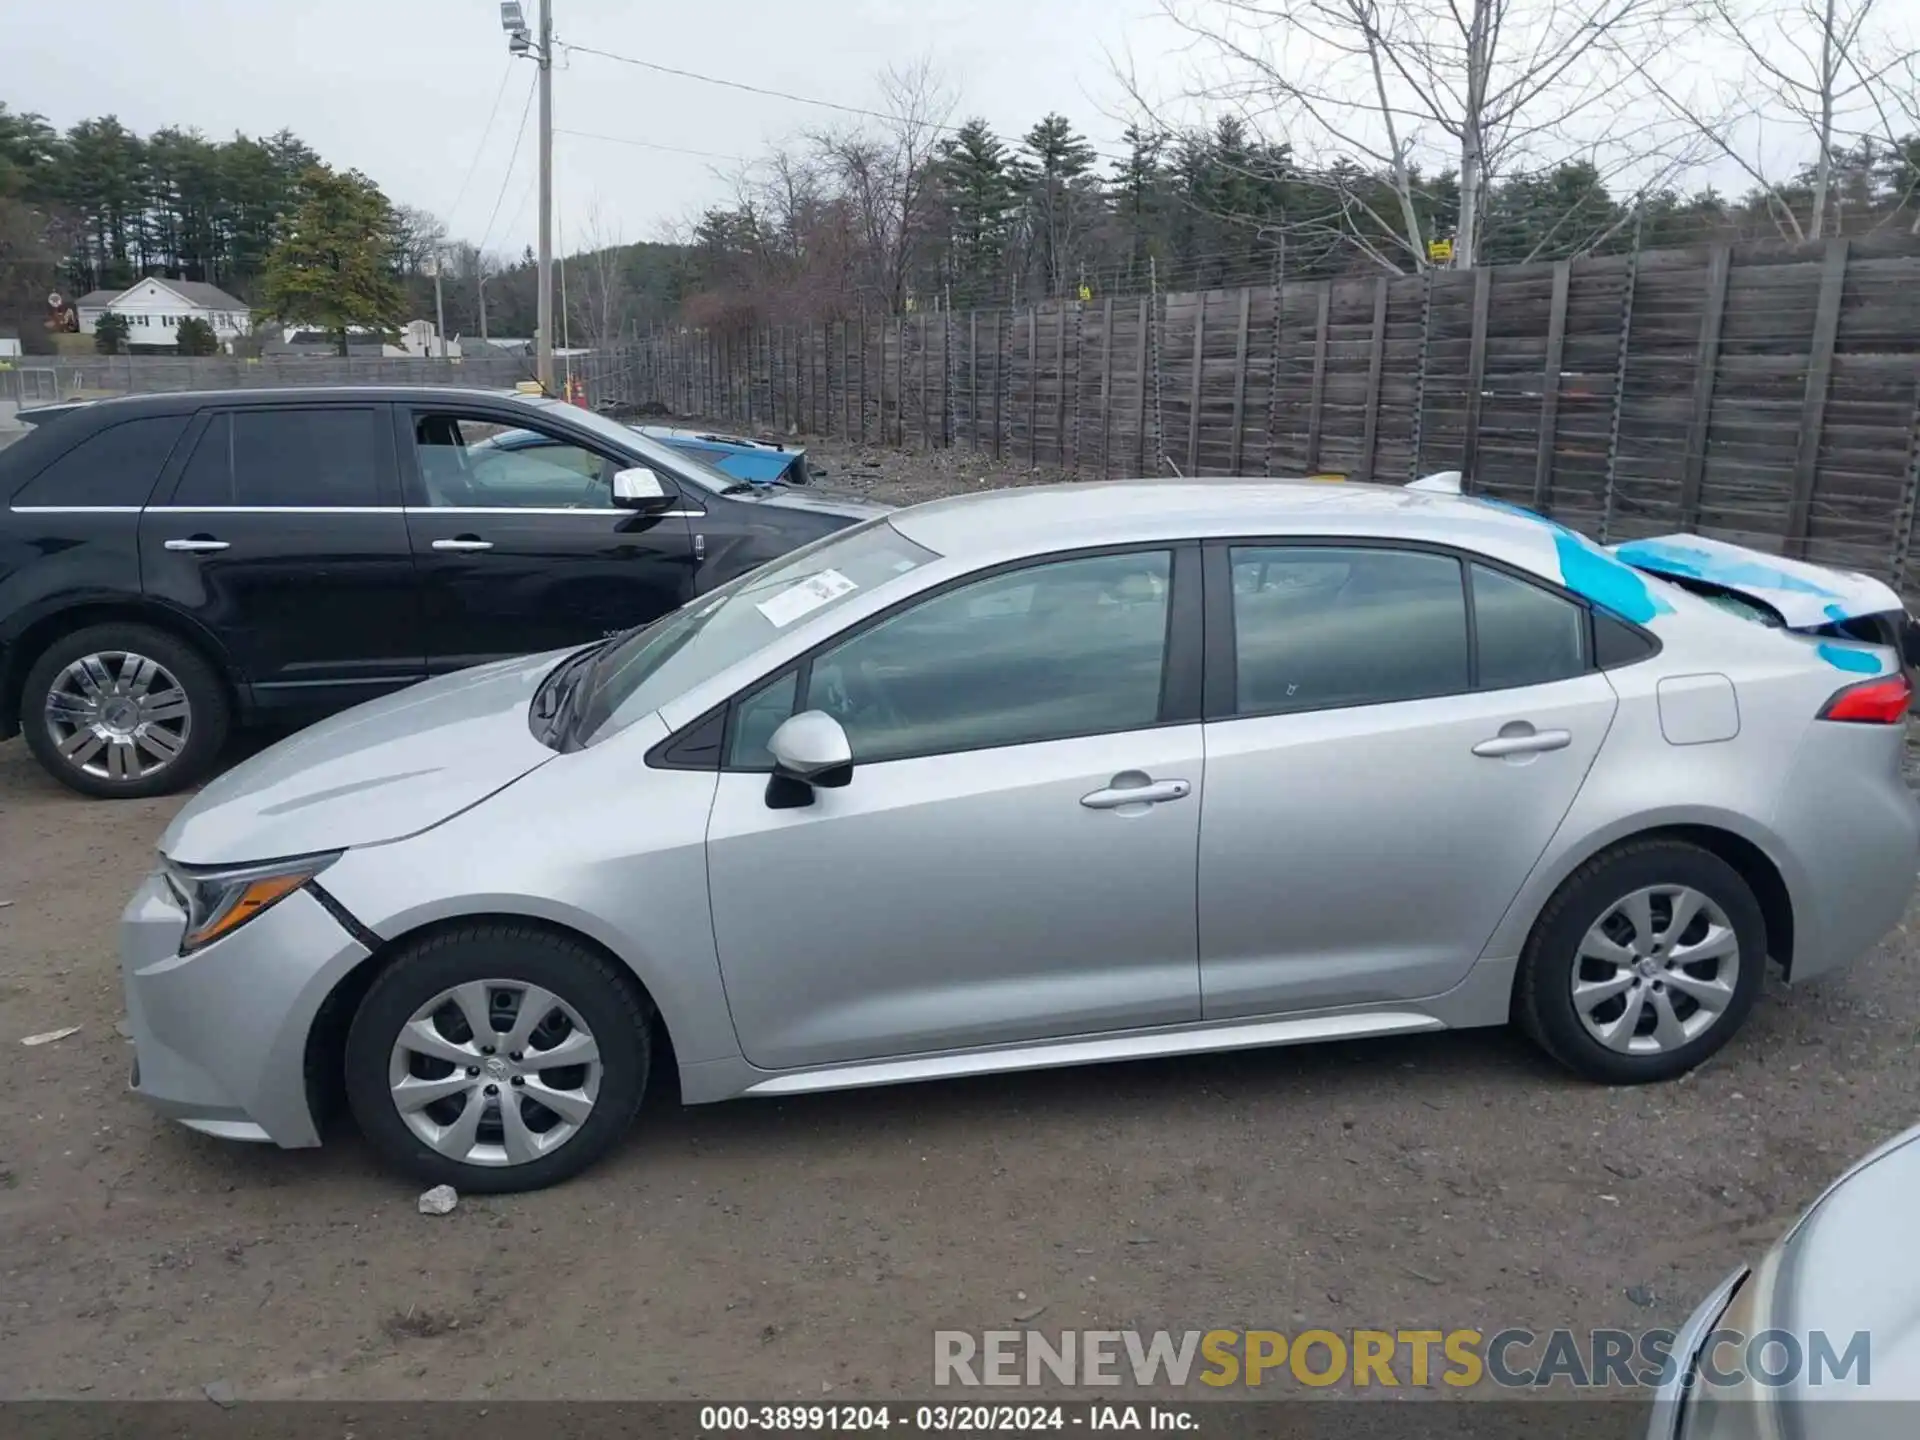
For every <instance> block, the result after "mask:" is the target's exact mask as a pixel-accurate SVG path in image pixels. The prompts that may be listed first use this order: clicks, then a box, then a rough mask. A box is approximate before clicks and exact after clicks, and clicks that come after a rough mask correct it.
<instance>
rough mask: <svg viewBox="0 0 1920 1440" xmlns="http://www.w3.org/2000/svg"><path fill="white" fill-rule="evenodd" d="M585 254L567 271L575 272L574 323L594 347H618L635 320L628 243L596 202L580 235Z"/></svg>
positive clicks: (576, 257) (572, 261)
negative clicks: (629, 325) (629, 276)
mask: <svg viewBox="0 0 1920 1440" xmlns="http://www.w3.org/2000/svg"><path fill="white" fill-rule="evenodd" d="M580 243H581V247H582V253H580V254H577V255H575V256H574V257H573V258H572V260H571V261H570V262H569V265H568V268H569V269H571V270H572V271H573V276H572V279H573V286H574V293H573V297H572V299H573V323H574V324H575V325H577V326H578V327H579V328H580V330H581V332H582V334H583V335H584V336H585V338H586V340H587V342H588V343H589V344H590V345H594V346H608V345H616V344H618V343H619V342H620V340H621V338H622V337H623V336H625V334H626V332H627V327H628V323H629V322H630V321H631V320H632V318H633V288H632V286H631V285H630V284H629V282H628V279H627V270H626V258H627V246H626V240H625V238H624V237H623V236H622V235H621V233H620V230H619V227H618V226H617V225H611V224H609V223H608V221H607V220H606V217H605V216H604V215H603V214H602V212H601V209H600V202H599V201H598V200H597V199H596V200H595V201H594V202H593V203H592V204H591V205H589V206H588V207H587V221H586V225H585V227H584V228H583V230H582V231H581V234H580Z"/></svg>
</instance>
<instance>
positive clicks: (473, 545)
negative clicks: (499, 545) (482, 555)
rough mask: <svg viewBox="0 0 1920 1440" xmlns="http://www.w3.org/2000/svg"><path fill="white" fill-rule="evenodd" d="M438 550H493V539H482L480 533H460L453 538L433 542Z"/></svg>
mask: <svg viewBox="0 0 1920 1440" xmlns="http://www.w3.org/2000/svg"><path fill="white" fill-rule="evenodd" d="M433 548H434V549H436V550H491V549H492V548H493V541H491V540H482V539H481V538H480V537H479V536H478V535H459V536H456V537H454V538H453V539H451V540H436V541H434V542H433Z"/></svg>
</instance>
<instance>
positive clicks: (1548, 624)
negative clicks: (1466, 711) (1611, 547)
mask: <svg viewBox="0 0 1920 1440" xmlns="http://www.w3.org/2000/svg"><path fill="white" fill-rule="evenodd" d="M1468 568H1469V570H1470V571H1471V572H1472V574H1473V631H1474V636H1475V638H1476V639H1477V640H1478V641H1479V642H1480V688H1481V689H1482V690H1503V689H1506V688H1508V687H1509V686H1514V685H1543V684H1545V683H1546V682H1547V681H1549V680H1565V679H1566V678H1567V677H1568V676H1571V675H1578V674H1580V673H1581V672H1582V671H1583V670H1585V669H1586V655H1585V644H1584V641H1585V636H1586V630H1587V617H1586V612H1585V611H1584V610H1582V609H1581V608H1580V607H1579V606H1578V605H1575V604H1573V603H1572V602H1571V601H1569V600H1563V599H1561V597H1560V596H1558V595H1553V594H1549V593H1548V592H1547V591H1545V590H1542V589H1541V588H1540V587H1539V586H1538V585H1530V584H1528V583H1527V582H1526V581H1525V580H1519V579H1516V578H1514V577H1513V576H1511V575H1507V574H1504V573H1502V572H1501V571H1498V570H1490V569H1488V568H1487V567H1486V566H1484V565H1473V566H1469V567H1468Z"/></svg>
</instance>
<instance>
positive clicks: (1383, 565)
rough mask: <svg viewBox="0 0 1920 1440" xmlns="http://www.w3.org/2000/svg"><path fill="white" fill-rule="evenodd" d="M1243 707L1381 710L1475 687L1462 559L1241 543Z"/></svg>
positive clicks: (1236, 595) (1238, 617)
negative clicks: (1392, 702)
mask: <svg viewBox="0 0 1920 1440" xmlns="http://www.w3.org/2000/svg"><path fill="white" fill-rule="evenodd" d="M1231 554H1232V573H1233V619H1234V670H1235V695H1236V708H1237V709H1238V710H1239V712H1240V713H1241V714H1243V715H1255V714H1273V713H1276V712H1282V711H1288V710H1322V709H1325V708H1327V707H1328V706H1333V705H1378V704H1381V703H1383V702H1386V701H1390V700H1415V699H1419V698H1420V697H1422V696H1427V695H1450V694H1456V693H1458V692H1460V691H1464V690H1465V689H1467V606H1466V596H1465V592H1464V591H1463V590H1462V588H1461V584H1460V564H1459V562H1458V561H1456V560H1453V559H1451V558H1449V557H1447V556H1444V555H1428V554H1423V553H1421V552H1419V551H1414V550H1365V549H1345V548H1341V549H1335V548H1332V547H1326V548H1321V547H1317V546H1303V545H1288V546H1270V547H1258V546H1236V547H1235V548H1234V549H1233V551H1232V552H1231Z"/></svg>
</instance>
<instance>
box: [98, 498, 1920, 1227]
mask: <svg viewBox="0 0 1920 1440" xmlns="http://www.w3.org/2000/svg"><path fill="white" fill-rule="evenodd" d="M1450 490H1457V484H1455V483H1450V482H1449V481H1448V480H1446V479H1445V478H1443V477H1434V478H1433V479H1432V480H1430V481H1422V482H1418V483H1417V484H1416V485H1414V486H1410V487H1407V488H1404V489H1392V488H1385V487H1368V486H1351V485H1340V484H1316V483H1312V482H1277V481H1272V482H1270V481H1218V480H1215V481H1205V482H1185V481H1179V482H1168V483H1159V482H1129V483H1119V484H1110V485H1097V486H1095V485H1080V486H1061V487H1052V488H1044V489H1030V490H1012V491H1002V492H997V493H992V494H987V495H980V496H973V497H968V498H964V499H957V500H946V501H940V502H936V503H933V504H929V505H923V506H919V507H916V508H913V509H909V510H902V511H896V512H893V513H892V514H890V515H885V516H882V517H880V518H877V519H875V520H872V521H870V522H867V523H865V524H863V525H860V526H858V527H856V528H854V529H851V530H847V531H843V532H841V533H839V534H837V535H835V536H833V537H830V538H829V539H826V540H824V541H822V542H820V543H818V544H816V545H814V546H811V547H810V548H808V549H805V550H802V551H797V552H795V553H793V554H791V555H788V556H786V557H785V558H783V559H781V560H779V561H777V562H775V563H773V564H772V565H770V566H768V567H766V568H764V569H761V570H759V571H756V572H754V573H752V574H750V575H747V576H745V577H743V578H742V579H740V580H737V581H735V582H733V583H731V584H729V585H727V586H725V587H723V588H722V589H719V590H716V591H714V592H712V593H711V594H709V595H706V596H704V597H702V598H701V599H699V600H697V601H695V602H694V603H692V604H690V605H689V606H687V607H686V608H685V609H683V610H680V611H678V612H676V613H675V614H672V615H669V616H667V617H665V618H664V619H662V620H660V621H658V622H657V623H655V624H653V625H650V626H647V627H645V628H643V629H639V630H636V631H633V632H631V633H629V634H627V635H624V636H621V637H618V638H616V639H614V640H612V641H609V642H605V643H603V644H601V645H598V646H594V647H589V648H587V649H583V650H577V651H571V652H566V653H560V654H548V655H540V656H534V657H531V658H528V659H522V660H514V661H510V662H506V663H500V664H493V665H488V666H484V667H481V668H478V669H474V670H469V671H466V672H463V673H461V674H458V675H455V676H450V677H446V678H443V679H440V680H435V681H431V682H428V683H426V684H423V685H420V686H417V687H415V688H413V689H411V690H408V691H405V692H403V693H401V694H398V695H394V696H390V697H388V698H385V699H382V700H378V701H375V702H373V703H372V704H369V705H364V706H362V707H360V708H359V709H356V710H352V711H349V712H347V713H345V714H343V715H340V716H337V717H336V718H334V719H332V720H329V721H327V722H325V723H323V724H321V725H318V726H316V727H314V728H313V729H310V730H307V731H305V732H303V733H301V734H299V735H296V736H294V737H292V738H291V739H289V740H287V741H285V742H283V743H281V744H280V745H278V746H276V747H274V748H272V749H270V750H267V751H265V752H263V753H262V754H260V755H258V756H256V757H254V758H253V759H251V760H248V761H247V762H245V763H244V764H242V765H240V766H238V767H237V768H235V769H233V770H232V771H230V772H229V773H227V774H226V775H225V776H223V777H222V778H220V779H219V780H217V781H215V782H214V783H213V784H211V785H209V786H208V787H207V788H206V789H205V790H203V791H202V792H201V793H200V794H199V795H198V796H197V797H196V798H195V799H194V800H193V801H192V802H191V803H190V804H189V805H188V806H187V807H186V808H185V809H184V810H182V811H181V812H180V814H179V816H178V817H177V818H176V819H175V821H174V822H173V824H172V825H171V826H170V827H169V828H168V830H167V832H166V834H165V835H164V836H163V837H162V840H161V843H160V855H159V857H158V863H157V865H156V867H155V869H154V871H153V873H152V875H151V876H150V877H149V878H148V879H147V881H146V882H145V883H144V884H143V885H142V886H141V887H140V889H139V891H138V893H137V894H136V895H135V896H134V898H133V900H132V902H131V903H130V905H129V906H128V908H127V911H126V914H125V916H124V920H123V927H124V928H123V941H122V947H123V970H124V981H125V987H126V994H127V1008H128V1014H129V1017H130V1020H131V1023H132V1028H133V1032H134V1037H135V1043H136V1046H137V1054H138V1060H137V1062H136V1066H135V1071H134V1078H133V1085H134V1089H135V1090H136V1091H137V1092H138V1093H139V1094H140V1095H141V1096H142V1097H144V1098H145V1099H147V1100H149V1101H150V1102H152V1104H154V1105H155V1106H156V1107H158V1108H159V1109H160V1110H161V1111H162V1112H164V1113H166V1114H170V1115H172V1116H174V1117H176V1118H178V1119H180V1120H182V1121H184V1122H185V1123H187V1124H188V1125H191V1126H193V1127H194V1128H196V1129H199V1130H202V1131H205V1132H208V1133H211V1134H215V1135H222V1136H228V1137H232V1138H235V1139H252V1140H266V1141H272V1142H275V1143H277V1144H280V1145H286V1146H304V1145H315V1144H318V1143H319V1139H320V1132H321V1118H322V1111H323V1109H324V1101H325V1100H326V1098H327V1096H328V1095H329V1094H330V1093H335V1092H338V1093H341V1094H344V1097H345V1099H346V1101H347V1103H348V1105H349V1107H350V1109H351V1111H352V1114H353V1116H354V1117H355V1119H356V1120H357V1122H358V1124H359V1126H360V1127H361V1129H362V1130H363V1131H364V1132H365V1134H366V1135H367V1137H368V1139H369V1140H370V1142H371V1143H372V1144H373V1146H374V1147H375V1148H376V1149H377V1150H378V1151H379V1152H380V1153H381V1154H382V1155H383V1156H384V1157H386V1158H387V1159H388V1160H390V1161H391V1162H392V1163H394V1164H395V1165H397V1166H399V1167H402V1168H404V1169H406V1170H408V1171H410V1172H412V1173H413V1174H415V1175H417V1176H420V1177H423V1178H425V1179H427V1180H430V1181H435V1182H438V1181H447V1182H451V1183H454V1184H456V1185H457V1186H459V1187H461V1188H464V1189H471V1190H511V1189H523V1188H529V1187H533V1186H538V1185H544V1184H549V1183H551V1182H553V1181H555V1180H558V1179H561V1178H563V1177H565V1176H567V1175H570V1174H572V1173H574V1172H576V1171H578V1170H579V1169H581V1168H582V1167H583V1166H585V1165H587V1164H589V1163H590V1162H592V1161H593V1160H594V1159H595V1158H596V1157H598V1156H600V1155H602V1154H604V1153H605V1152H606V1150H607V1149H608V1148H609V1147H610V1146H611V1145H613V1144H614V1143H615V1142H616V1141H617V1139H618V1138H619V1137H620V1135H621V1134H622V1132H623V1131H624V1130H625V1129H626V1128H627V1126H628V1123H629V1122H630V1121H631V1120H632V1119H633V1117H634V1116H635V1114H636V1112H637V1111H638V1110H639V1108H640V1105H641V1101H642V1099H643V1097H644V1096H645V1094H646V1093H647V1090H648V1088H649V1084H650V1082H657V1081H658V1080H659V1078H660V1077H659V1071H660V1069H661V1067H662V1066H663V1065H665V1064H667V1063H669V1061H668V1057H669V1056H670V1057H671V1063H672V1064H673V1065H674V1066H675V1067H677V1071H678V1076H677V1078H678V1082H679V1091H680V1094H681V1096H682V1098H683V1099H684V1100H686V1101H688V1102H691V1103H698V1102H704V1101H713V1100H723V1099H728V1098H731V1097H734V1096H740V1095H780V1094H793V1093H796V1092H800V1091H812V1090H828V1089H836V1088H843V1087H849V1086H862V1085H879V1084H889V1083H894V1082H899V1081H911V1080H926V1079H933V1078H937V1077H943V1076H958V1075H976V1074H981V1073H985V1072H993V1071H1006V1070H1022V1069H1033V1068H1040V1067H1046V1066H1058V1065H1071V1064H1080V1063H1087V1062H1102V1061H1115V1060H1124V1059H1129V1058H1133V1057H1139V1056H1155V1055H1170V1054H1179V1053H1190V1052H1199V1051H1217V1050H1229V1049H1236V1048H1243V1047H1251V1046H1265V1045H1283V1044H1293V1043H1299V1042H1305V1041H1313V1040H1326V1039H1335V1038H1348V1037H1355V1036H1365V1035H1383V1034H1400V1033H1406V1032H1410V1031H1422V1030H1441V1029H1450V1028H1464V1027H1468V1026H1479V1025H1500V1024H1505V1023H1507V1022H1508V1021H1509V1020H1512V1021H1514V1022H1517V1023H1518V1024H1519V1025H1520V1026H1521V1027H1523V1028H1524V1029H1525V1030H1526V1031H1527V1032H1528V1033H1529V1034H1531V1035H1532V1036H1533V1037H1534V1038H1535V1039H1536V1040H1537V1041H1538V1042H1539V1043H1540V1045H1541V1046H1542V1047H1543V1048H1544V1049H1545V1050H1546V1051H1547V1052H1548V1053H1549V1054H1550V1055H1552V1056H1553V1057H1554V1058H1555V1059H1557V1060H1558V1061H1560V1062H1562V1063H1563V1064H1565V1065H1566V1066H1568V1067H1570V1068H1571V1069H1573V1070H1574V1071H1577V1072H1578V1073H1580V1074H1582V1075H1585V1076H1587V1077H1590V1078H1591V1079H1593V1080H1597V1081H1601V1082H1606V1083H1632V1082H1638V1081H1652V1080H1662V1079H1667V1078H1670V1077H1673V1076H1677V1075H1679V1074H1681V1073H1682V1072H1684V1071H1686V1070H1687V1069H1689V1068H1690V1067H1692V1066H1694V1065H1697V1064H1698V1063H1699V1062H1700V1061H1701V1060H1702V1059H1704V1058H1705V1057H1706V1056H1708V1055H1710V1054H1712V1053H1713V1052H1714V1051H1715V1050H1717V1049H1718V1048H1719V1047H1720V1046H1721V1045H1723V1044H1725V1043H1726V1042H1727V1041H1728V1040H1729V1039H1730V1038H1731V1037H1732V1035H1733V1033H1734V1032H1735V1030H1737V1029H1738V1028H1739V1026H1740V1024H1741V1022H1742V1020H1743V1019H1744V1018H1745V1016H1746V1014H1747V1012H1748V1010H1749V1009H1750V1008H1751V1007H1752V1005H1753V1001H1754V997H1755V995H1756V993H1757V992H1758V990H1759V988H1760V984H1761V977H1762V970H1763V969H1764V968H1765V966H1766V965H1767V964H1768V962H1769V961H1771V963H1773V964H1774V965H1776V966H1778V967H1779V968H1780V969H1781V970H1782V971H1784V972H1785V974H1786V975H1787V976H1788V977H1789V978H1790V979H1791V980H1794V981H1798V980H1802V979H1805V978H1807V977H1810V976H1815V975H1819V974H1821V973H1822V972H1825V971H1828V970H1830V969H1832V968H1833V967H1835V966H1838V965H1841V964H1844V963H1846V962H1847V961H1850V960H1852V959H1853V958H1854V957H1856V956H1858V955H1860V954H1861V953H1862V952H1864V951H1866V950H1867V949H1869V948H1870V947H1872V946H1873V945H1874V944H1875V942H1877V941H1878V940H1879V939H1880V938H1881V936H1882V935H1884V934H1885V933H1886V932H1887V931H1888V930H1889V929H1890V928H1891V927H1892V926H1893V925H1894V924H1895V923H1896V922H1897V921H1898V920H1899V918H1900V916H1901V914H1902V912H1903V910H1904V907H1905V905H1906V903H1907V899H1908V896H1909V893H1910V891H1911V889H1912V886H1913V881H1914V874H1915V867H1916V860H1920V809H1917V808H1916V805H1915V802H1914V800H1913V798H1912V797H1911V796H1910V794H1909V792H1908V790H1907V788H1906V787H1905V785H1904V784H1903V783H1902V780H1901V771H1900V767H1901V754H1902V738H1903V734H1904V727H1905V717H1906V712H1907V706H1908V701H1909V699H1910V691H1909V687H1908V682H1907V679H1906V676H1905V672H1904V669H1903V667H1902V664H1901V655H1900V650H1899V645H1900V642H1901V637H1902V635H1903V633H1904V630H1903V626H1904V624H1905V619H1904V616H1903V615H1902V613H1901V609H1900V603H1899V600H1898V599H1897V597H1895V596H1894V595H1893V593H1892V592H1891V591H1890V590H1888V589H1887V588H1886V587H1885V586H1883V585H1880V584H1879V583H1878V582H1876V581H1873V580H1870V579H1866V578H1864V577H1861V576H1857V575H1848V574H1842V573H1839V572H1835V571H1831V570H1825V569H1822V568H1819V567H1816V566H1812V565H1805V564H1797V563H1795V562H1791V561H1780V560H1775V559H1772V558H1771V557H1767V556H1761V555H1757V554H1754V553H1752V552H1748V551H1743V550H1739V549H1737V548H1736V547H1733V546H1727V545H1720V544H1716V543H1715V542H1711V541H1706V540H1700V539H1698V538H1695V537H1675V538H1673V539H1671V540H1660V541H1641V542H1636V543H1635V544H1633V545H1628V546H1624V547H1619V548H1617V549H1615V550H1607V549H1602V548H1600V547H1598V546H1595V545H1593V544H1591V543H1589V542H1588V541H1586V540H1584V539H1582V538H1580V537H1579V536H1577V535H1575V534H1573V533H1572V532H1570V531H1567V530H1565V529H1563V528H1561V527H1559V526H1557V525H1554V524H1552V523H1550V522H1548V521H1545V520H1542V519H1540V518H1539V517H1537V516H1534V515H1531V514H1529V513H1527V512H1524V511H1517V510H1514V509H1512V508H1510V507H1506V506H1502V505H1498V504H1494V503H1491V502H1486V501H1481V500H1478V499H1473V498H1464V497H1461V496H1460V495H1458V494H1457V493H1447V492H1448V491H1450Z"/></svg>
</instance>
